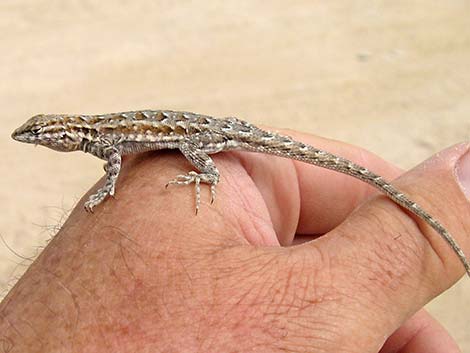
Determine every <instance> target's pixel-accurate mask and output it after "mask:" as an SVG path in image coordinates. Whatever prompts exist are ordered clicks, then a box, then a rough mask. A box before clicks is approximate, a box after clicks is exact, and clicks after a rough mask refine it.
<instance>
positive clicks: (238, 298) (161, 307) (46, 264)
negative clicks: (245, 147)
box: [0, 136, 470, 353]
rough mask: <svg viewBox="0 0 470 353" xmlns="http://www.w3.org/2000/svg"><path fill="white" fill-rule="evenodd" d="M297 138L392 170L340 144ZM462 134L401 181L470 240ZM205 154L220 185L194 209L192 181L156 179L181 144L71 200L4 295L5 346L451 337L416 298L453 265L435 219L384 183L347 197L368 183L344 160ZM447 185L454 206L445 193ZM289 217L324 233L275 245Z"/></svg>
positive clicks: (448, 275) (202, 347)
mask: <svg viewBox="0 0 470 353" xmlns="http://www.w3.org/2000/svg"><path fill="white" fill-rule="evenodd" d="M298 138H299V139H302V140H303V141H305V142H307V143H314V144H316V145H319V146H322V147H324V148H325V149H329V150H331V151H333V152H336V153H338V154H340V153H341V154H342V155H344V156H345V157H347V158H350V159H352V160H355V161H357V162H360V163H361V164H363V165H365V166H367V167H369V168H370V169H373V170H375V171H377V172H379V173H380V174H382V175H384V176H386V177H389V178H392V177H394V176H397V175H398V174H399V172H398V170H397V169H395V168H393V167H392V166H390V165H387V164H386V163H385V162H383V161H381V160H379V159H378V158H376V157H374V156H372V155H370V154H367V153H366V152H364V151H360V150H358V149H354V148H352V147H351V146H346V145H343V144H340V143H337V142H332V141H326V140H322V139H319V138H316V137H311V136H298ZM467 148H468V147H467V146H466V145H461V146H457V147H456V148H454V149H452V150H448V151H444V152H442V153H441V154H440V158H435V159H433V160H431V161H429V162H427V163H425V165H424V166H421V167H418V168H416V169H415V170H413V171H412V172H409V173H407V174H406V175H404V176H403V177H402V178H401V179H400V180H399V181H397V185H399V186H400V187H401V188H403V189H404V190H405V191H406V192H407V193H409V194H410V195H413V196H414V197H416V199H417V200H418V201H419V202H420V203H421V204H423V205H424V206H426V207H427V208H428V209H430V211H432V212H433V213H435V214H436V215H437V216H439V218H440V219H442V220H443V221H445V222H446V224H449V228H450V230H451V231H452V232H453V233H454V234H456V235H460V237H459V238H458V241H459V242H460V243H461V244H462V246H463V248H464V249H467V250H469V248H470V239H469V238H468V237H465V234H468V233H469V230H470V229H469V227H470V224H469V222H468V217H466V216H465V215H467V214H468V212H469V210H470V209H469V204H468V202H467V200H466V199H465V195H464V194H463V193H462V191H461V189H460V188H459V186H458V185H457V183H456V181H455V163H456V161H457V159H458V158H459V157H460V156H461V155H463V154H464V153H465V152H466V150H467ZM214 159H215V160H216V162H217V165H218V167H219V169H220V170H221V175H222V179H221V182H220V184H219V189H218V199H217V201H216V204H215V205H214V206H213V207H207V205H204V204H203V205H202V208H201V211H200V213H199V215H198V216H197V217H196V216H194V213H193V206H194V198H193V194H192V193H191V192H188V190H187V189H186V188H174V189H171V187H170V188H169V189H165V188H164V185H165V183H166V182H167V180H168V179H169V177H171V176H174V175H175V174H178V173H179V172H181V171H182V170H186V169H187V168H188V165H187V162H186V161H185V160H184V158H183V157H182V156H179V155H178V154H176V153H170V152H162V153H148V154H143V155H140V156H138V157H132V158H128V159H126V160H125V161H124V164H123V170H122V174H121V178H120V180H119V184H120V185H119V192H117V193H116V196H115V197H116V198H118V199H119V202H113V200H109V201H108V202H106V203H105V204H103V206H102V207H99V208H97V209H96V211H95V213H94V214H93V215H89V214H86V213H85V211H84V210H83V207H82V204H80V205H78V207H77V208H76V209H75V210H74V211H73V212H72V215H71V216H70V218H69V220H68V221H67V222H66V224H65V225H64V227H63V228H62V230H61V231H60V232H59V234H58V235H57V236H56V237H55V238H54V239H53V241H52V242H51V243H50V244H49V245H48V246H47V248H46V249H45V250H44V252H43V253H42V254H41V256H40V257H39V258H38V259H37V260H36V261H35V263H34V264H33V265H32V266H31V268H30V269H29V270H28V272H27V273H26V274H25V275H24V276H23V278H22V279H21V280H20V281H19V282H18V284H17V285H16V286H15V287H14V288H13V290H12V291H11V292H10V293H9V295H8V296H7V298H6V299H5V300H4V301H3V302H2V304H1V306H0V352H2V349H3V351H4V352H26V353H29V352H113V353H114V352H165V353H167V352H319V353H326V352H335V353H338V352H340V353H341V352H348V353H359V352H361V353H363V352H379V351H380V352H381V353H391V352H402V353H405V352H414V353H419V352H427V353H437V352H446V353H455V352H459V350H458V348H457V346H456V345H455V343H454V342H453V341H452V339H451V338H450V337H449V336H448V334H447V333H446V332H445V331H444V330H443V329H442V327H440V326H439V324H438V323H436V322H434V321H433V320H432V319H431V318H430V317H429V316H428V315H427V314H426V313H425V312H423V311H419V310H420V309H421V308H422V306H423V305H424V304H426V303H427V302H428V301H429V300H431V299H432V298H433V297H435V296H436V295H438V294H439V293H441V292H442V291H444V290H445V289H446V288H448V287H449V286H451V285H452V284H453V283H455V282H456V281H457V280H458V278H459V277H460V276H461V275H462V274H463V269H462V268H461V266H460V263H459V262H458V259H456V258H455V257H454V256H452V251H451V250H450V249H448V248H447V246H446V244H443V243H442V242H441V239H440V238H439V237H438V236H437V235H436V234H435V233H434V232H433V230H432V229H431V228H429V227H427V226H425V225H424V224H423V223H422V222H420V221H419V220H416V219H414V218H412V216H410V215H409V214H408V213H406V212H405V211H403V210H402V209H401V208H399V207H397V206H396V205H395V204H394V203H393V202H391V201H390V200H388V199H387V198H386V197H384V196H375V197H374V198H372V199H371V200H369V201H367V202H366V203H365V204H364V205H362V206H361V207H360V208H359V209H357V210H355V211H354V212H352V211H353V210H354V209H355V208H356V206H357V205H358V204H360V203H362V202H363V201H364V200H365V199H367V198H368V197H369V196H371V195H372V194H373V190H372V189H371V187H369V186H366V185H364V184H362V183H360V182H358V181H356V180H354V179H351V178H348V177H347V176H343V175H340V174H336V173H333V172H329V171H326V170H323V169H319V168H312V167H311V166H306V165H304V164H301V163H296V162H292V161H289V160H283V159H279V158H276V157H267V156H261V155H254V154H242V153H240V154H238V153H235V152H234V153H230V154H223V155H222V154H221V155H216V156H214ZM189 188H190V187H189ZM240 190H242V191H243V192H241V191H240ZM429 190H432V191H433V192H432V193H430V192H429ZM204 192H207V193H209V191H208V190H205V189H203V193H204ZM444 194H445V195H446V200H449V202H452V207H445V208H444V207H440V204H441V202H442V199H443V195H444ZM86 198H87V197H86V196H85V197H84V200H85V199H86ZM203 200H206V198H203ZM82 202H83V201H82ZM123 205H125V206H123ZM351 212H352V214H351ZM345 219H346V221H345V222H343V220H345ZM296 233H297V234H304V235H306V236H309V237H312V236H314V235H318V234H323V233H326V235H325V236H322V237H320V238H318V239H316V240H315V241H313V242H309V243H305V244H302V245H299V246H295V247H281V246H279V244H283V245H289V244H291V243H292V241H293V238H294V235H295V234H296ZM423 235H424V236H423ZM418 311H419V313H418V314H416V315H414V314H415V313H416V312H418ZM399 328H400V329H399ZM398 329H399V330H398ZM397 330H398V331H397ZM394 332H396V333H395V334H394ZM388 337H390V338H389V339H388V341H387V342H386V343H385V341H386V340H387V338H388ZM437 342H439V344H441V346H440V347H439V346H438V345H437ZM384 343H385V346H384ZM382 346H383V348H381V347H382Z"/></svg>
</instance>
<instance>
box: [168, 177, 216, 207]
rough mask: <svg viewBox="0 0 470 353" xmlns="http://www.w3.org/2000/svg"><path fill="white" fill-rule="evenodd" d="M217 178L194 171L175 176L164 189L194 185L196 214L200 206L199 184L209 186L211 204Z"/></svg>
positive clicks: (213, 199)
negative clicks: (173, 185) (172, 185)
mask: <svg viewBox="0 0 470 353" xmlns="http://www.w3.org/2000/svg"><path fill="white" fill-rule="evenodd" d="M218 181H219V180H218V177H217V176H216V175H213V174H208V173H196V172H194V171H191V172H189V173H188V174H180V175H177V176H176V178H174V179H172V180H170V181H169V182H168V183H167V184H166V185H165V187H168V186H169V185H170V184H175V185H189V184H192V183H194V185H195V189H196V214H197V213H198V211H199V206H200V204H201V186H200V184H201V182H202V183H205V184H209V185H210V186H211V203H213V202H214V201H215V196H216V193H215V186H216V185H217V183H218Z"/></svg>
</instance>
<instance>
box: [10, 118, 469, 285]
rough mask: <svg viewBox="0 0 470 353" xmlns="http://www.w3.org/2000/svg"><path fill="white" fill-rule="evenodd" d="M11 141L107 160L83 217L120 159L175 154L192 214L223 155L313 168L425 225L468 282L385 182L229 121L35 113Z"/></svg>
mask: <svg viewBox="0 0 470 353" xmlns="http://www.w3.org/2000/svg"><path fill="white" fill-rule="evenodd" d="M12 138H13V139H15V140H17V141H20V142H25V143H31V144H35V145H43V146H46V147H49V148H51V149H54V150H57V151H62V152H72V151H83V152H85V153H90V154H92V155H94V156H96V157H98V158H100V159H103V160H105V161H106V164H105V172H106V181H105V184H104V185H103V186H102V187H101V188H99V189H98V191H97V192H96V193H94V194H93V195H91V196H90V197H89V199H88V201H86V202H85V209H86V210H87V211H89V212H92V211H93V208H94V207H95V206H97V205H99V204H100V203H101V202H102V201H104V200H105V199H106V198H107V197H108V196H113V195H114V192H115V187H116V181H117V179H118V176H119V172H120V170H121V159H122V156H123V155H127V154H134V153H141V152H146V151H153V150H159V149H177V150H179V151H180V152H181V153H182V154H183V155H184V156H185V157H186V159H187V160H188V161H189V162H190V163H191V164H192V165H193V166H194V167H195V168H196V169H197V170H198V171H199V172H196V171H190V172H188V173H187V174H181V175H177V176H176V177H175V178H174V179H172V180H170V181H169V182H168V183H167V184H166V186H168V185H169V184H176V185H189V184H192V183H194V184H195V194H196V195H195V197H196V214H197V211H198V210H199V207H200V184H201V183H205V184H208V185H209V186H210V192H211V202H213V201H214V200H215V197H216V185H217V184H218V182H219V178H220V174H219V171H218V169H217V167H216V165H215V164H214V162H213V160H212V158H211V157H210V155H211V154H215V153H218V152H223V151H230V150H243V151H248V152H259V153H265V154H270V155H275V156H279V157H285V158H289V159H292V160H298V161H301V162H305V163H309V164H313V165H315V166H319V167H322V168H326V169H331V170H334V171H337V172H340V173H343V174H347V175H350V176H352V177H354V178H357V179H359V180H361V181H363V182H365V183H367V184H369V185H372V186H373V187H375V188H376V189H378V190H379V191H381V192H382V193H384V194H385V195H386V196H388V197H389V198H390V199H391V200H392V201H394V202H395V203H396V204H398V205H399V206H402V207H404V208H405V209H407V210H408V211H410V212H411V213H413V214H414V215H416V216H417V217H418V218H420V219H422V220H424V221H425V222H426V223H427V224H429V225H430V226H431V227H432V228H433V229H434V230H435V231H436V232H437V233H439V235H440V236H441V237H442V238H443V239H444V240H445V241H446V242H447V243H448V244H449V246H450V247H451V248H452V249H453V251H454V252H455V253H456V255H457V256H458V257H459V259H460V261H461V262H462V264H463V265H464V267H465V270H466V272H467V274H468V275H469V276H470V262H469V261H468V260H467V258H466V256H465V254H464V252H463V250H462V249H461V248H460V246H459V245H458V243H457V242H456V240H455V239H454V238H453V237H452V235H451V234H450V233H449V232H448V231H447V230H446V228H445V227H444V226H443V225H442V224H441V223H440V222H439V221H438V220H437V219H435V218H434V217H433V216H431V215H430V214H429V213H428V212H426V211H425V210H424V209H423V208H422V207H421V206H419V205H418V204H417V203H416V202H414V201H413V200H412V199H410V198H409V197H408V196H407V195H405V194H404V193H403V192H401V191H400V190H399V189H397V188H396V187H395V186H393V185H392V184H391V183H390V182H388V181H387V180H385V179H384V178H383V177H382V176H380V175H378V174H375V173H373V172H372V171H370V170H368V169H367V168H364V167H362V166H360V165H358V164H356V163H354V162H352V161H350V160H348V159H346V158H343V157H340V156H337V155H335V154H332V153H329V152H327V151H324V150H321V149H318V148H315V147H313V146H310V145H308V144H305V143H302V142H300V141H296V140H294V139H292V138H291V137H289V136H286V135H281V134H278V133H275V132H270V131H267V130H263V129H261V128H259V127H257V126H255V125H253V124H250V123H248V122H246V121H243V120H240V119H238V118H234V117H227V118H221V119H220V118H214V117H211V116H208V115H202V114H196V113H191V112H183V111H172V110H138V111H128V112H120V113H111V114H101V115H79V114H39V115H35V116H33V117H32V118H30V119H29V120H28V121H26V122H25V123H24V124H23V125H22V126H20V127H19V128H17V129H16V130H15V131H14V132H13V134H12Z"/></svg>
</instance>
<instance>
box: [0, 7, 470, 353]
mask: <svg viewBox="0 0 470 353" xmlns="http://www.w3.org/2000/svg"><path fill="white" fill-rule="evenodd" d="M469 14H470V3H469V2H468V1H464V0H461V1H459V0H449V1H439V2H438V1H433V2H430V1H425V0H406V1H405V0H398V1H366V0H357V1H340V0H331V1H307V0H299V1H289V2H286V1H270V2H254V1H233V0H229V1H223V2H220V1H213V0H210V1H209V0H206V1H178V2H172V1H164V0H159V1H150V0H149V1H130V0H121V1H110V0H105V1H104V0H102V1H91V0H73V1H66V2H65V1H60V0H47V1H46V0H20V1H18V0H4V1H2V2H0V33H1V34H0V38H1V41H0V45H1V55H0V63H1V65H0V105H1V115H2V117H1V124H0V135H1V137H0V151H1V152H0V153H1V156H2V163H1V165H0V172H1V175H2V188H1V189H0V200H1V202H2V213H1V216H0V235H1V237H2V240H3V241H2V242H1V243H0V288H1V289H3V290H7V288H9V286H10V285H11V284H12V283H13V282H14V278H15V276H17V275H18V274H20V273H21V271H23V270H24V268H25V266H26V265H27V264H28V261H24V260H22V259H21V258H20V257H19V255H21V256H24V257H31V256H34V254H35V253H36V251H37V250H38V248H40V247H41V246H44V245H45V244H46V241H47V239H49V238H50V237H51V236H52V235H53V234H54V232H55V230H56V228H57V225H58V224H59V223H60V220H61V219H62V218H63V217H64V215H65V214H66V213H67V210H69V209H70V208H71V207H72V206H73V204H74V203H75V202H76V201H77V200H78V199H79V198H80V197H81V195H82V194H83V193H84V192H85V191H86V190H88V188H90V187H91V186H92V184H93V183H94V182H95V181H96V180H97V178H99V177H100V176H101V175H102V162H100V161H98V160H96V159H94V158H92V157H90V156H87V155H84V154H82V153H76V154H61V153H56V152H53V151H50V150H47V149H45V148H37V149H34V147H32V146H27V145H22V144H19V143H15V142H14V141H12V140H11V139H10V133H11V132H12V130H13V129H14V128H16V127H17V126H19V125H20V124H21V123H22V122H23V121H24V120H25V119H26V118H28V117H30V116H31V115H34V114H36V113H46V112H49V113H51V112H56V113H57V112H68V113H105V112H112V111H125V110H135V109H143V108H168V109H175V110H189V111H195V112H201V113H207V114H211V115H215V116H228V115H232V116H238V117H241V118H246V119H247V120H250V121H252V122H254V123H262V124H265V125H272V126H276V127H290V128H293V129H298V130H302V131H306V132H311V133H314V134H318V135H323V136H326V137H330V138H335V139H340V140H345V141H348V142H350V143H354V144H357V145H360V146H363V147H365V148H367V149H369V150H372V151H374V152H375V153H377V154H379V155H380V156H382V157H383V158H385V159H387V160H389V161H392V162H394V163H395V164H397V165H399V166H401V167H402V168H410V167H412V166H413V165H415V164H417V163H419V162H421V161H422V160H424V159H425V158H427V157H428V156H430V155H431V154H433V153H435V152H437V151H439V150H441V149H443V148H445V147H446V146H449V145H451V144H454V143H457V142H460V141H463V140H468V139H469V133H470V69H469V65H470V20H469ZM443 202H445V200H443ZM15 252H16V254H15ZM428 308H429V310H430V311H431V312H432V313H433V314H434V315H435V316H436V317H437V318H438V319H439V320H440V321H441V322H442V323H443V324H444V325H445V326H446V327H447V328H448V329H449V330H450V332H451V333H452V334H453V336H454V337H455V338H456V339H457V341H458V342H459V344H460V345H461V348H462V349H463V351H466V352H469V351H470V330H469V329H468V324H469V323H470V322H469V320H470V319H469V317H470V281H469V280H468V279H466V280H463V281H460V283H459V284H458V285H457V286H455V287H454V288H452V289H451V290H450V291H448V292H446V293H445V294H444V295H442V296H441V297H439V298H438V299H436V300H434V301H433V302H432V303H431V304H430V305H429V306H428Z"/></svg>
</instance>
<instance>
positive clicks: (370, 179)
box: [243, 130, 470, 276]
mask: <svg viewBox="0 0 470 353" xmlns="http://www.w3.org/2000/svg"><path fill="white" fill-rule="evenodd" d="M260 132H262V133H260V134H259V135H258V136H259V140H257V141H256V143H255V144H253V141H250V143H246V144H244V145H243V149H246V150H251V151H254V152H260V151H262V152H263V153H267V154H272V155H276V156H279V157H285V158H290V159H295V160H298V161H302V162H305V163H309V164H313V165H316V166H319V167H322V168H327V169H331V170H335V171H337V172H340V173H343V174H347V175H350V176H353V177H355V178H357V179H359V180H362V181H364V182H366V183H368V184H370V185H372V186H373V187H375V188H376V189H378V190H380V191H381V192H383V193H384V194H385V195H387V196H388V197H389V198H390V199H391V200H393V201H394V202H395V203H397V204H398V205H400V206H402V207H404V208H406V209H407V210H409V211H410V212H412V213H413V214H415V215H416V216H418V217H419V218H421V219H422V220H424V221H425V222H426V223H427V224H429V225H430V226H431V227H432V228H433V229H434V230H435V231H436V232H438V233H439V235H440V236H441V237H442V238H443V239H444V240H445V241H446V242H447V243H448V244H449V245H450V247H451V248H452V249H453V250H454V252H455V253H456V254H457V256H458V257H459V259H460V261H461V262H462V264H463V265H464V267H465V271H466V272H467V274H468V275H469V276H470V263H469V261H468V260H467V258H466V256H465V254H464V252H463V251H462V249H461V248H460V246H459V245H458V244H457V242H456V240H455V239H454V238H453V237H452V235H451V234H450V233H449V232H448V231H447V230H446V229H445V228H444V226H443V225H442V224H440V223H439V222H438V221H437V220H436V219H435V218H434V217H432V216H431V215H430V214H429V213H427V212H426V211H425V210H424V209H423V208H421V206H419V205H418V204H416V203H415V202H413V201H412V200H410V199H409V198H408V197H407V196H406V195H405V194H403V193H402V192H401V191H400V190H398V189H397V188H395V187H394V186H393V185H392V184H390V183H389V182H388V181H386V180H385V179H383V178H382V177H381V176H380V175H377V174H375V173H373V172H371V171H370V170H368V169H366V168H364V167H362V166H360V165H358V164H355V163H353V162H351V161H349V160H347V159H345V158H342V157H339V156H336V155H334V154H332V153H329V152H326V151H323V150H319V149H317V148H315V147H312V146H310V145H306V144H304V143H301V142H298V141H295V140H293V139H292V138H290V137H288V136H283V135H277V134H272V133H268V132H265V131H262V130H260Z"/></svg>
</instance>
